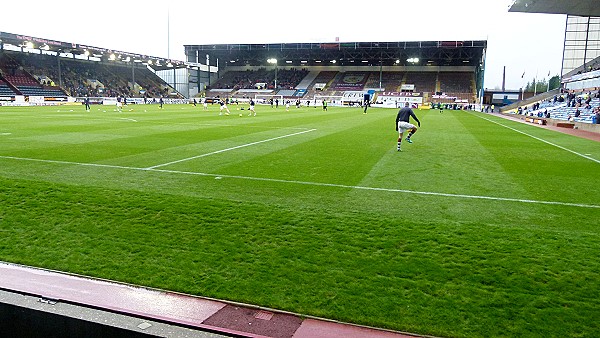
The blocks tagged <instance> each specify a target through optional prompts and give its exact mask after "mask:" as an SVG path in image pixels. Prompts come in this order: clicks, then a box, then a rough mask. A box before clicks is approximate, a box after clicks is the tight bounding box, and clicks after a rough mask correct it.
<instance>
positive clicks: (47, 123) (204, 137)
mask: <svg viewBox="0 0 600 338" xmlns="http://www.w3.org/2000/svg"><path fill="white" fill-rule="evenodd" d="M240 107H241V106H240ZM238 109H239V108H238V106H235V105H230V110H231V115H229V116H219V109H218V106H217V105H209V108H208V110H203V108H202V106H201V105H198V106H197V107H194V106H192V105H165V107H164V109H158V106H156V105H148V106H142V105H140V106H135V105H134V106H129V107H126V108H124V110H123V112H115V111H114V110H113V109H112V108H107V107H104V106H92V109H91V111H90V112H86V111H85V110H84V108H83V107H82V106H62V107H35V108H32V107H0V260H3V261H8V262H14V263H19V264H25V265H31V266H36V267H43V268H48V269H53V270H59V271H66V272H70V273H76V274H81V275H86V276H93V277H100V278H105V279H109V280H115V281H121V282H126V283H132V284H137V285H143V286H148V287H153V288H160V289H165V290H173V291H178V292H183V293H188V294H193V295H200V296H205V297H212V298H218V299H224V300H230V301H236V302H243V303H250V304H254V305H259V306H264V307H269V308H274V309H279V310H285V311H292V312H295V313H300V314H303V315H310V316H319V317H325V318H329V319H334V320H341V321H344V322H352V323H356V324H362V325H369V326H375V327H382V328H388V329H393V330H400V331H406V332H412V333H417V334H427V335H435V336H444V337H498V336H512V337H549V336H554V337H558V336H561V337H562V336H569V337H593V336H600V321H599V320H598V318H599V317H598V315H599V314H600V283H599V282H598V281H599V280H600V259H599V258H600V229H599V225H600V188H599V187H600V144H599V143H598V142H595V141H590V140H586V139H581V138H576V137H574V136H570V135H565V134H561V133H557V132H553V131H550V130H546V129H541V128H537V127H535V126H532V125H526V124H521V123H517V122H514V121H509V120H505V119H502V118H499V117H497V116H492V115H488V114H482V113H478V112H467V111H449V110H446V111H444V112H443V113H440V112H439V111H437V110H431V111H429V110H416V111H415V113H416V115H417V116H418V117H419V119H420V120H421V128H420V129H419V131H418V132H417V133H416V134H415V135H414V136H413V141H414V143H412V144H408V143H407V142H403V145H402V150H403V151H402V152H397V151H396V140H397V133H396V131H395V130H394V120H395V116H396V113H397V110H395V109H377V108H371V109H369V111H368V114H363V113H362V109H361V108H341V107H329V110H328V111H326V112H325V111H322V109H321V107H317V108H315V107H308V108H306V107H304V108H299V109H297V108H295V107H291V108H290V110H289V111H286V110H285V107H279V108H278V109H274V108H271V107H269V106H262V105H258V106H257V108H256V111H257V116H256V117H254V116H251V117H250V116H247V113H248V111H247V110H238ZM240 113H242V116H241V117H240V116H239V114H240Z"/></svg>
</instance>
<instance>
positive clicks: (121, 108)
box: [117, 95, 123, 113]
mask: <svg viewBox="0 0 600 338" xmlns="http://www.w3.org/2000/svg"><path fill="white" fill-rule="evenodd" d="M121 100H122V99H121V95H117V111H118V112H119V113H120V112H121V111H122V110H123V102H122V101H121Z"/></svg>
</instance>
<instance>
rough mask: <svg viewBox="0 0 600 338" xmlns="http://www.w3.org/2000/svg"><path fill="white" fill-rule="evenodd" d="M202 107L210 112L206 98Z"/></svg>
mask: <svg viewBox="0 0 600 338" xmlns="http://www.w3.org/2000/svg"><path fill="white" fill-rule="evenodd" d="M202 107H203V108H204V110H208V102H206V98H203V99H202Z"/></svg>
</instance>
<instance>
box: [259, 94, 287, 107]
mask: <svg viewBox="0 0 600 338" xmlns="http://www.w3.org/2000/svg"><path fill="white" fill-rule="evenodd" d="M270 99H273V102H275V100H277V99H278V100H279V104H281V105H284V103H283V95H274V94H255V95H254V101H255V102H256V103H258V104H269V100H270Z"/></svg>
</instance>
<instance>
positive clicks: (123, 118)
mask: <svg viewBox="0 0 600 338" xmlns="http://www.w3.org/2000/svg"><path fill="white" fill-rule="evenodd" d="M119 120H125V121H132V122H137V120H134V119H129V118H126V117H119Z"/></svg>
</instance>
